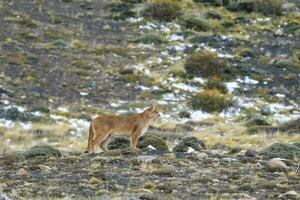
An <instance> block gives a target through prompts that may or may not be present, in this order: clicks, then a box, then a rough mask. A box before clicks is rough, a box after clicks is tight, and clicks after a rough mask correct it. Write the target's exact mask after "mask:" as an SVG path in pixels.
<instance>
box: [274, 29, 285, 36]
mask: <svg viewBox="0 0 300 200" xmlns="http://www.w3.org/2000/svg"><path fill="white" fill-rule="evenodd" d="M274 35H275V36H283V35H284V33H283V30H282V29H277V30H276V31H275V32H274Z"/></svg>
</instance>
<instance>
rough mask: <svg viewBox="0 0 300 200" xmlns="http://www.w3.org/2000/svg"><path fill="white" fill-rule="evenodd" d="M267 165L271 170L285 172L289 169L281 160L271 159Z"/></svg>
mask: <svg viewBox="0 0 300 200" xmlns="http://www.w3.org/2000/svg"><path fill="white" fill-rule="evenodd" d="M267 165H268V167H269V168H270V169H271V170H276V169H278V170H281V169H284V170H287V169H289V167H288V166H287V165H286V164H285V163H284V162H282V161H281V159H279V158H273V159H271V160H269V161H268V163H267Z"/></svg>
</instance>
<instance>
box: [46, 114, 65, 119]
mask: <svg viewBox="0 0 300 200" xmlns="http://www.w3.org/2000/svg"><path fill="white" fill-rule="evenodd" d="M50 118H52V119H54V120H61V119H63V120H67V118H65V117H63V116H60V115H56V114H50Z"/></svg>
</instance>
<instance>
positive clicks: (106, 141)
mask: <svg viewBox="0 0 300 200" xmlns="http://www.w3.org/2000/svg"><path fill="white" fill-rule="evenodd" d="M110 137H111V134H109V135H108V136H107V137H106V139H105V140H103V141H102V143H100V148H101V149H102V150H103V151H104V152H106V151H108V149H107V145H108V143H109V139H110Z"/></svg>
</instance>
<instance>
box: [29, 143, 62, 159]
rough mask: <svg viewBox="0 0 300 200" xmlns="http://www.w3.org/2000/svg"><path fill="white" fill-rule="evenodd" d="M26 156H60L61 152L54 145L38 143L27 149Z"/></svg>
mask: <svg viewBox="0 0 300 200" xmlns="http://www.w3.org/2000/svg"><path fill="white" fill-rule="evenodd" d="M24 156H25V158H26V159H27V158H31V157H35V156H56V157H60V156H61V153H60V151H59V150H58V149H57V148H56V147H54V146H50V145H36V146H34V147H32V148H31V149H29V150H28V151H26V152H25V153H24Z"/></svg>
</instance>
